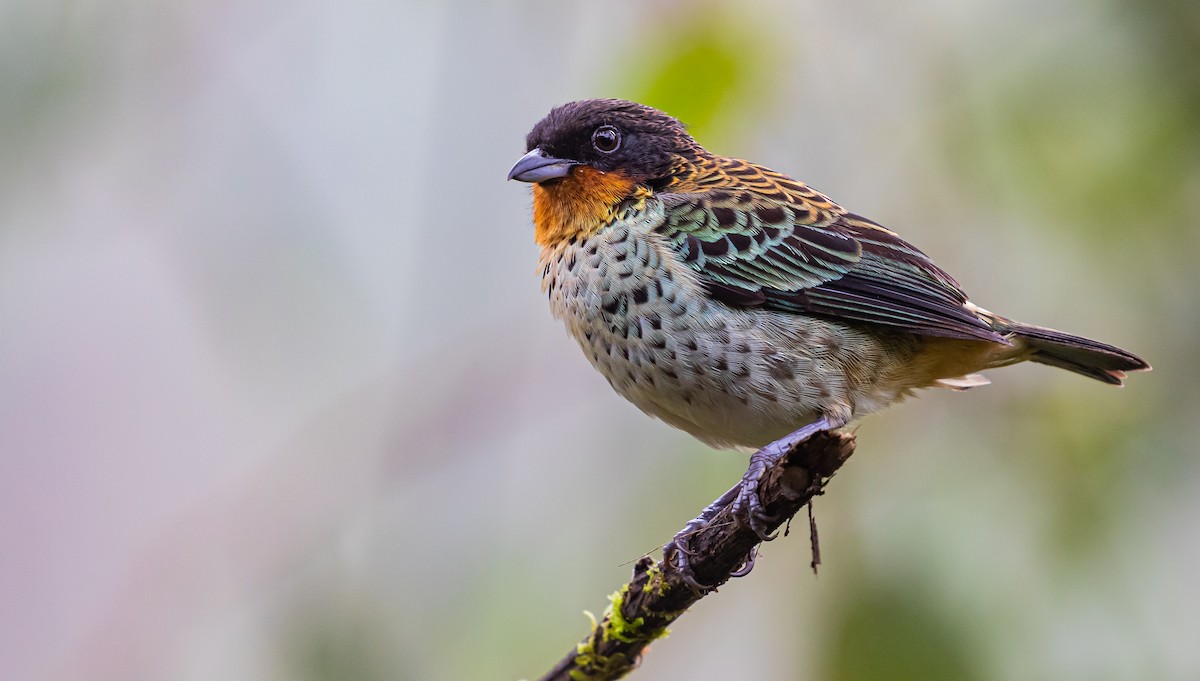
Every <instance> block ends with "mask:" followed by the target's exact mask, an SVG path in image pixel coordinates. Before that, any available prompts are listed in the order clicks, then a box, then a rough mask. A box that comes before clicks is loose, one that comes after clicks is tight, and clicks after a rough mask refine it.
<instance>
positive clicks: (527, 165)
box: [508, 99, 699, 246]
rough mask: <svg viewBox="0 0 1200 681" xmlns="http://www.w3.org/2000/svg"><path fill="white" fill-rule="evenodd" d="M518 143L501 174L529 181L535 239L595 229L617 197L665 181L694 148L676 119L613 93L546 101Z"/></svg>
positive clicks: (646, 191)
mask: <svg viewBox="0 0 1200 681" xmlns="http://www.w3.org/2000/svg"><path fill="white" fill-rule="evenodd" d="M525 147H526V150H527V152H528V153H526V154H525V155H524V156H522V157H521V159H520V160H519V161H517V164H516V165H514V166H513V168H512V170H511V171H509V173H508V179H510V180H520V181H522V182H530V183H533V185H534V190H533V198H534V202H533V204H534V206H533V207H534V226H535V228H536V238H537V241H538V243H540V244H542V245H543V246H549V245H553V244H554V243H557V242H559V241H562V240H566V239H570V238H572V237H576V236H586V235H587V234H590V233H593V232H595V231H598V230H599V229H600V228H601V227H603V226H604V224H605V223H606V222H607V221H608V220H609V219H611V218H612V216H613V214H614V211H615V210H616V208H617V206H618V205H620V204H621V203H622V202H623V201H626V200H629V199H637V198H639V197H645V196H649V195H650V194H651V193H652V192H653V191H654V190H655V189H658V188H661V187H663V186H666V185H668V184H670V183H671V182H672V177H673V174H674V173H676V172H678V171H679V170H680V168H681V167H682V166H683V165H684V159H685V158H686V157H687V156H688V155H689V154H693V153H695V152H696V151H697V150H698V149H699V147H698V146H697V145H696V143H695V141H693V140H692V138H691V136H690V135H688V134H687V131H686V130H684V127H683V124H682V123H680V122H679V121H678V120H676V119H674V118H672V117H670V116H668V115H667V114H665V113H663V112H661V111H659V110H657V109H653V108H651V107H648V106H645V105H642V104H637V103H635V102H627V101H624V100H620V99H587V100H582V101H578V102H571V103H569V104H564V105H562V106H560V107H557V108H555V109H553V110H552V111H550V113H549V114H547V115H546V117H545V118H543V119H542V120H541V121H539V122H538V124H537V125H535V126H533V130H532V131H530V133H529V135H528V136H527V137H526V138H525Z"/></svg>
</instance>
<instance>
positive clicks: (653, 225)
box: [541, 198, 916, 447]
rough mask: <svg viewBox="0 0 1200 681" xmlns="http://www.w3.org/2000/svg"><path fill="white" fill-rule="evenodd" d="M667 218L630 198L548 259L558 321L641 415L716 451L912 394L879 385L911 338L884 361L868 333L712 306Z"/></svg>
mask: <svg viewBox="0 0 1200 681" xmlns="http://www.w3.org/2000/svg"><path fill="white" fill-rule="evenodd" d="M664 220H665V211H664V206H663V203H662V202H661V201H659V200H658V199H656V198H651V199H649V200H645V201H639V202H636V203H635V202H631V203H630V204H629V205H627V206H625V207H623V209H622V210H619V211H617V212H616V214H615V216H614V219H613V220H611V221H610V222H609V223H608V224H607V225H605V226H604V227H603V228H602V229H600V230H598V231H596V232H595V233H593V234H591V235H590V236H586V237H582V238H578V239H570V240H564V241H562V242H560V243H558V244H555V245H554V246H552V247H550V248H546V249H544V250H543V252H542V258H541V267H542V277H543V278H542V284H543V289H544V290H545V291H546V292H547V293H548V295H549V298H550V305H551V309H552V310H553V312H554V315H555V316H556V317H558V318H560V319H562V320H563V321H564V323H565V324H566V326H567V329H568V330H569V331H570V333H571V335H572V336H573V337H574V338H575V339H576V340H577V341H578V342H579V344H580V346H581V347H582V349H583V352H584V354H585V355H586V356H587V358H588V360H589V361H591V363H592V364H593V365H594V366H595V367H596V368H597V369H598V370H599V371H600V372H601V373H602V374H603V375H604V377H605V378H606V379H608V382H609V383H610V384H611V385H612V387H613V388H614V389H615V390H616V391H617V392H618V393H619V394H621V395H622V396H623V397H625V398H626V399H628V400H629V401H631V402H633V404H635V405H637V406H638V407H639V408H640V409H641V410H642V411H644V412H646V413H647V414H650V415H651V416H655V417H657V418H660V419H662V420H663V421H666V422H667V423H669V424H671V425H673V426H676V427H678V428H680V429H682V430H684V431H687V432H688V433H691V434H692V435H694V436H695V437H697V438H699V439H700V440H702V441H704V442H706V443H709V444H711V445H713V446H746V447H759V446H762V445H764V444H766V443H768V442H771V441H773V440H775V439H777V438H779V437H782V436H783V435H786V434H787V433H789V432H791V431H792V430H794V429H795V428H796V427H797V424H805V423H810V422H812V421H814V420H816V418H818V417H820V416H827V417H829V418H830V419H831V422H835V423H846V422H848V421H849V420H850V419H851V418H853V417H854V416H858V415H862V414H864V413H866V412H869V411H875V410H876V409H879V408H882V407H884V406H886V405H887V404H888V403H890V402H892V401H894V400H895V399H897V397H898V396H900V395H901V394H902V393H903V392H905V390H904V387H903V386H902V385H901V383H902V381H900V380H899V379H898V380H896V381H892V382H890V383H889V382H888V381H886V380H884V381H880V380H879V377H880V376H884V375H886V374H887V373H889V371H891V370H893V369H894V367H892V366H891V365H892V364H894V363H895V362H896V361H897V360H898V359H900V358H902V357H903V356H907V355H910V354H911V353H907V352H899V350H901V348H898V347H897V346H896V343H897V342H899V343H901V344H903V343H904V341H905V339H904V338H897V339H893V342H891V343H889V350H890V352H888V353H885V352H882V351H881V350H880V347H881V346H880V343H879V339H878V337H877V336H875V335H873V334H871V333H870V332H869V331H866V330H863V329H861V328H855V327H851V326H848V325H843V324H837V323H830V322H829V321H816V320H813V319H810V318H806V317H803V316H799V315H794V314H786V313H779V312H772V311H767V310H762V309H739V308H733V307H729V306H726V305H725V304H723V303H721V302H719V301H716V300H713V299H712V298H711V297H710V296H708V295H704V284H703V283H702V282H701V281H700V280H699V278H698V277H697V274H696V272H695V270H694V269H692V268H690V267H688V266H687V264H686V263H685V262H683V260H682V259H681V257H680V255H679V253H678V251H676V250H674V249H673V248H672V247H671V245H670V243H669V242H668V241H667V240H666V238H665V237H664V236H663V235H662V234H661V233H660V231H659V228H660V227H661V226H662V225H663V223H664ZM908 343H909V344H910V345H915V343H916V341H915V340H913V339H911V338H910V339H908ZM914 349H915V348H914Z"/></svg>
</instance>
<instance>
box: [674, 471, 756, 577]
mask: <svg viewBox="0 0 1200 681" xmlns="http://www.w3.org/2000/svg"><path fill="white" fill-rule="evenodd" d="M741 491H742V483H740V482H739V483H738V484H736V485H734V486H733V487H732V488H730V490H729V491H728V492H726V493H724V494H722V495H721V496H719V497H717V499H716V501H714V502H712V503H711V504H709V505H708V506H706V507H705V508H704V510H703V511H701V512H700V515H698V516H696V517H695V518H692V519H691V520H689V521H688V523H687V525H684V526H683V529H682V530H680V531H679V532H678V533H677V534H676V535H675V536H674V537H673V538H672V539H671V541H669V542H667V544H666V546H664V547H663V558H664V559H665V560H667V561H669V562H670V564H671V565H672V566H673V567H674V568H675V570H676V571H677V572H678V573H679V576H680V578H682V579H683V581H684V583H686V584H687V585H688V586H690V587H692V588H693V589H695V590H696V591H708V589H709V587H706V586H704V585H703V584H701V583H700V582H698V581H696V575H694V574H693V573H692V566H691V564H690V561H689V556H692V555H695V553H696V552H695V551H693V550H692V547H691V542H692V535H693V534H695V532H696V531H697V530H699V529H702V528H704V527H707V526H708V524H709V523H710V522H712V519H713V518H715V517H716V516H717V514H718V513H720V512H721V511H723V510H725V509H726V508H728V507H729V505H730V504H732V503H733V500H734V499H737V496H738V494H740V493H741ZM753 563H754V561H753V558H749V559H748V560H747V564H748V565H753ZM746 572H747V573H748V572H749V570H746ZM737 576H738V577H740V576H741V575H737Z"/></svg>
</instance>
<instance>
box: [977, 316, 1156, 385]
mask: <svg viewBox="0 0 1200 681" xmlns="http://www.w3.org/2000/svg"><path fill="white" fill-rule="evenodd" d="M991 321H992V326H993V328H995V329H996V330H997V331H999V332H1000V333H1002V334H1005V336H1007V337H1008V338H1009V340H1013V341H1015V342H1016V343H1017V344H1018V345H1024V346H1025V348H1027V349H1028V350H1031V351H1032V354H1031V355H1030V356H1028V357H1027V359H1028V360H1029V361H1031V362H1037V363H1038V364H1049V365H1050V366H1053V367H1058V368H1060V369H1066V370H1067V371H1074V372H1075V373H1077V374H1082V375H1084V376H1087V377H1089V378H1094V379H1096V380H1097V381H1104V382H1105V383H1110V384H1112V385H1124V382H1123V381H1124V379H1125V374H1126V373H1127V372H1130V371H1148V370H1149V369H1150V365H1149V364H1147V363H1146V360H1144V359H1142V358H1141V357H1138V356H1137V355H1135V354H1133V353H1132V352H1128V351H1126V350H1122V349H1121V348H1118V347H1116V346H1113V345H1109V344H1107V343H1101V342H1100V341H1095V340H1092V339H1091V338H1084V337H1083V336H1073V335H1071V334H1069V333H1063V332H1062V331H1055V330H1054V329H1047V328H1045V327H1042V326H1033V325H1032V324H1022V323H1020V322H1014V321H1012V320H1010V319H1004V318H1003V317H998V316H993V319H992V320H991Z"/></svg>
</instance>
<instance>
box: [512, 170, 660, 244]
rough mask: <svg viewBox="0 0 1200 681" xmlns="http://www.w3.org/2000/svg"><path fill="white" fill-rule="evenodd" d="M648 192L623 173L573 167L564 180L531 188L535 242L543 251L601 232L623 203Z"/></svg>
mask: <svg viewBox="0 0 1200 681" xmlns="http://www.w3.org/2000/svg"><path fill="white" fill-rule="evenodd" d="M648 194H649V192H648V190H646V189H644V188H641V187H638V185H637V183H636V182H634V181H633V180H632V179H630V178H629V177H628V176H626V175H625V174H623V173H606V172H604V171H602V170H596V169H595V168H592V167H590V166H576V167H574V168H572V169H571V174H570V175H568V176H567V177H565V178H563V179H561V180H558V181H557V182H551V183H549V184H545V185H543V184H535V185H533V228H534V240H535V241H537V243H538V245H540V246H542V247H543V248H548V247H551V246H554V245H555V244H558V243H561V242H563V241H566V240H568V239H571V238H583V237H588V236H591V235H592V234H595V233H596V232H598V231H600V229H601V228H602V227H604V225H606V224H608V223H609V222H610V221H611V220H612V219H613V218H614V217H615V215H616V209H617V206H618V205H619V204H620V203H621V202H622V201H624V200H625V199H628V198H632V197H636V196H639V195H648Z"/></svg>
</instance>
